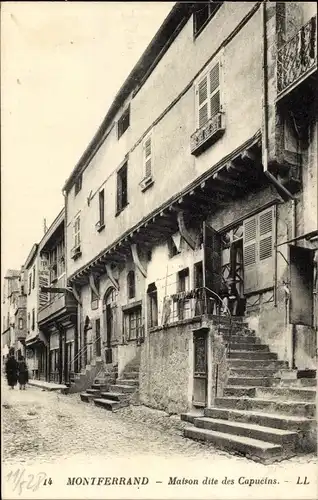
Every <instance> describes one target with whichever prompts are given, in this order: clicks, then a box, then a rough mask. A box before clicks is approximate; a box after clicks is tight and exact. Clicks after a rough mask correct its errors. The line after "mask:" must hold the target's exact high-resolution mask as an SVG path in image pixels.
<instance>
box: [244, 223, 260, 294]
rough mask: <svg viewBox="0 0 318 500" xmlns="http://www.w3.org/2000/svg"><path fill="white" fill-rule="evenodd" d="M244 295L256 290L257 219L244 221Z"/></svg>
mask: <svg viewBox="0 0 318 500" xmlns="http://www.w3.org/2000/svg"><path fill="white" fill-rule="evenodd" d="M243 255H244V293H249V292H252V291H254V290H257V289H258V277H257V217H256V216H254V217H251V218H250V219H247V220H245V221H244V240H243Z"/></svg>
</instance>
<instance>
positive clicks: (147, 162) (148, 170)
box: [143, 136, 152, 179]
mask: <svg viewBox="0 0 318 500" xmlns="http://www.w3.org/2000/svg"><path fill="white" fill-rule="evenodd" d="M143 159H144V178H145V179H148V178H149V177H151V174H152V139H151V136H150V137H147V139H146V140H145V141H144V145H143Z"/></svg>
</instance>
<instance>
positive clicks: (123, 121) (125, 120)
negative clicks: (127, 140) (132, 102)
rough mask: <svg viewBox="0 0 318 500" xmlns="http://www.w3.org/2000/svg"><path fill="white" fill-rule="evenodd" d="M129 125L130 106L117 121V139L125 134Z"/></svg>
mask: <svg viewBox="0 0 318 500" xmlns="http://www.w3.org/2000/svg"><path fill="white" fill-rule="evenodd" d="M129 125H130V106H128V108H127V109H126V110H125V111H124V112H123V114H122V115H121V117H120V118H119V120H118V124H117V134H118V139H120V137H121V136H122V135H123V134H124V132H126V130H127V128H128V127H129Z"/></svg>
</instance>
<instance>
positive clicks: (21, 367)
mask: <svg viewBox="0 0 318 500" xmlns="http://www.w3.org/2000/svg"><path fill="white" fill-rule="evenodd" d="M18 380H19V384H21V385H24V384H26V383H27V382H28V381H29V371H28V367H27V364H26V362H25V361H24V360H22V361H18Z"/></svg>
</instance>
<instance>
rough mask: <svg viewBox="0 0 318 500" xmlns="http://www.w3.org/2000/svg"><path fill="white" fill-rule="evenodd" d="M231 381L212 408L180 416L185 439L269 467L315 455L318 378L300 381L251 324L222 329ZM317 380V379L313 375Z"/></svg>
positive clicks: (238, 323) (235, 324)
mask: <svg viewBox="0 0 318 500" xmlns="http://www.w3.org/2000/svg"><path fill="white" fill-rule="evenodd" d="M220 333H221V334H222V335H223V339H224V342H228V343H230V352H229V354H228V355H227V362H228V365H229V370H230V371H229V377H228V380H227V385H226V387H225V389H224V393H223V395H222V397H216V398H215V400H214V405H213V407H211V408H205V409H204V410H203V411H201V414H199V415H198V412H196V413H194V412H190V413H185V414H182V415H181V419H182V420H185V421H187V422H189V423H190V424H191V425H189V426H188V427H186V428H185V429H184V435H185V437H187V438H192V439H196V440H201V441H207V442H210V443H213V444H214V445H216V446H217V447H219V448H222V449H224V450H227V451H230V452H234V453H238V454H241V455H244V456H246V457H247V458H250V459H253V460H255V461H259V462H262V463H264V464H267V463H271V462H273V461H278V460H283V459H287V458H290V457H292V456H294V455H296V454H298V453H304V452H305V453H306V452H309V451H313V450H314V449H315V445H316V416H315V415H316V405H315V399H316V378H299V374H298V373H297V371H296V370H289V369H288V368H287V363H286V362H284V361H279V360H278V359H277V355H276V354H275V353H272V352H270V350H269V347H268V346H267V345H263V344H261V342H260V339H259V338H257V337H256V336H255V333H254V332H253V331H251V330H249V329H248V328H247V324H246V323H243V322H242V323H240V322H237V323H234V324H233V326H232V334H231V336H230V329H229V326H228V325H226V324H225V325H222V327H221V332H220ZM310 375H311V376H313V375H314V376H315V373H312V374H310Z"/></svg>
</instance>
